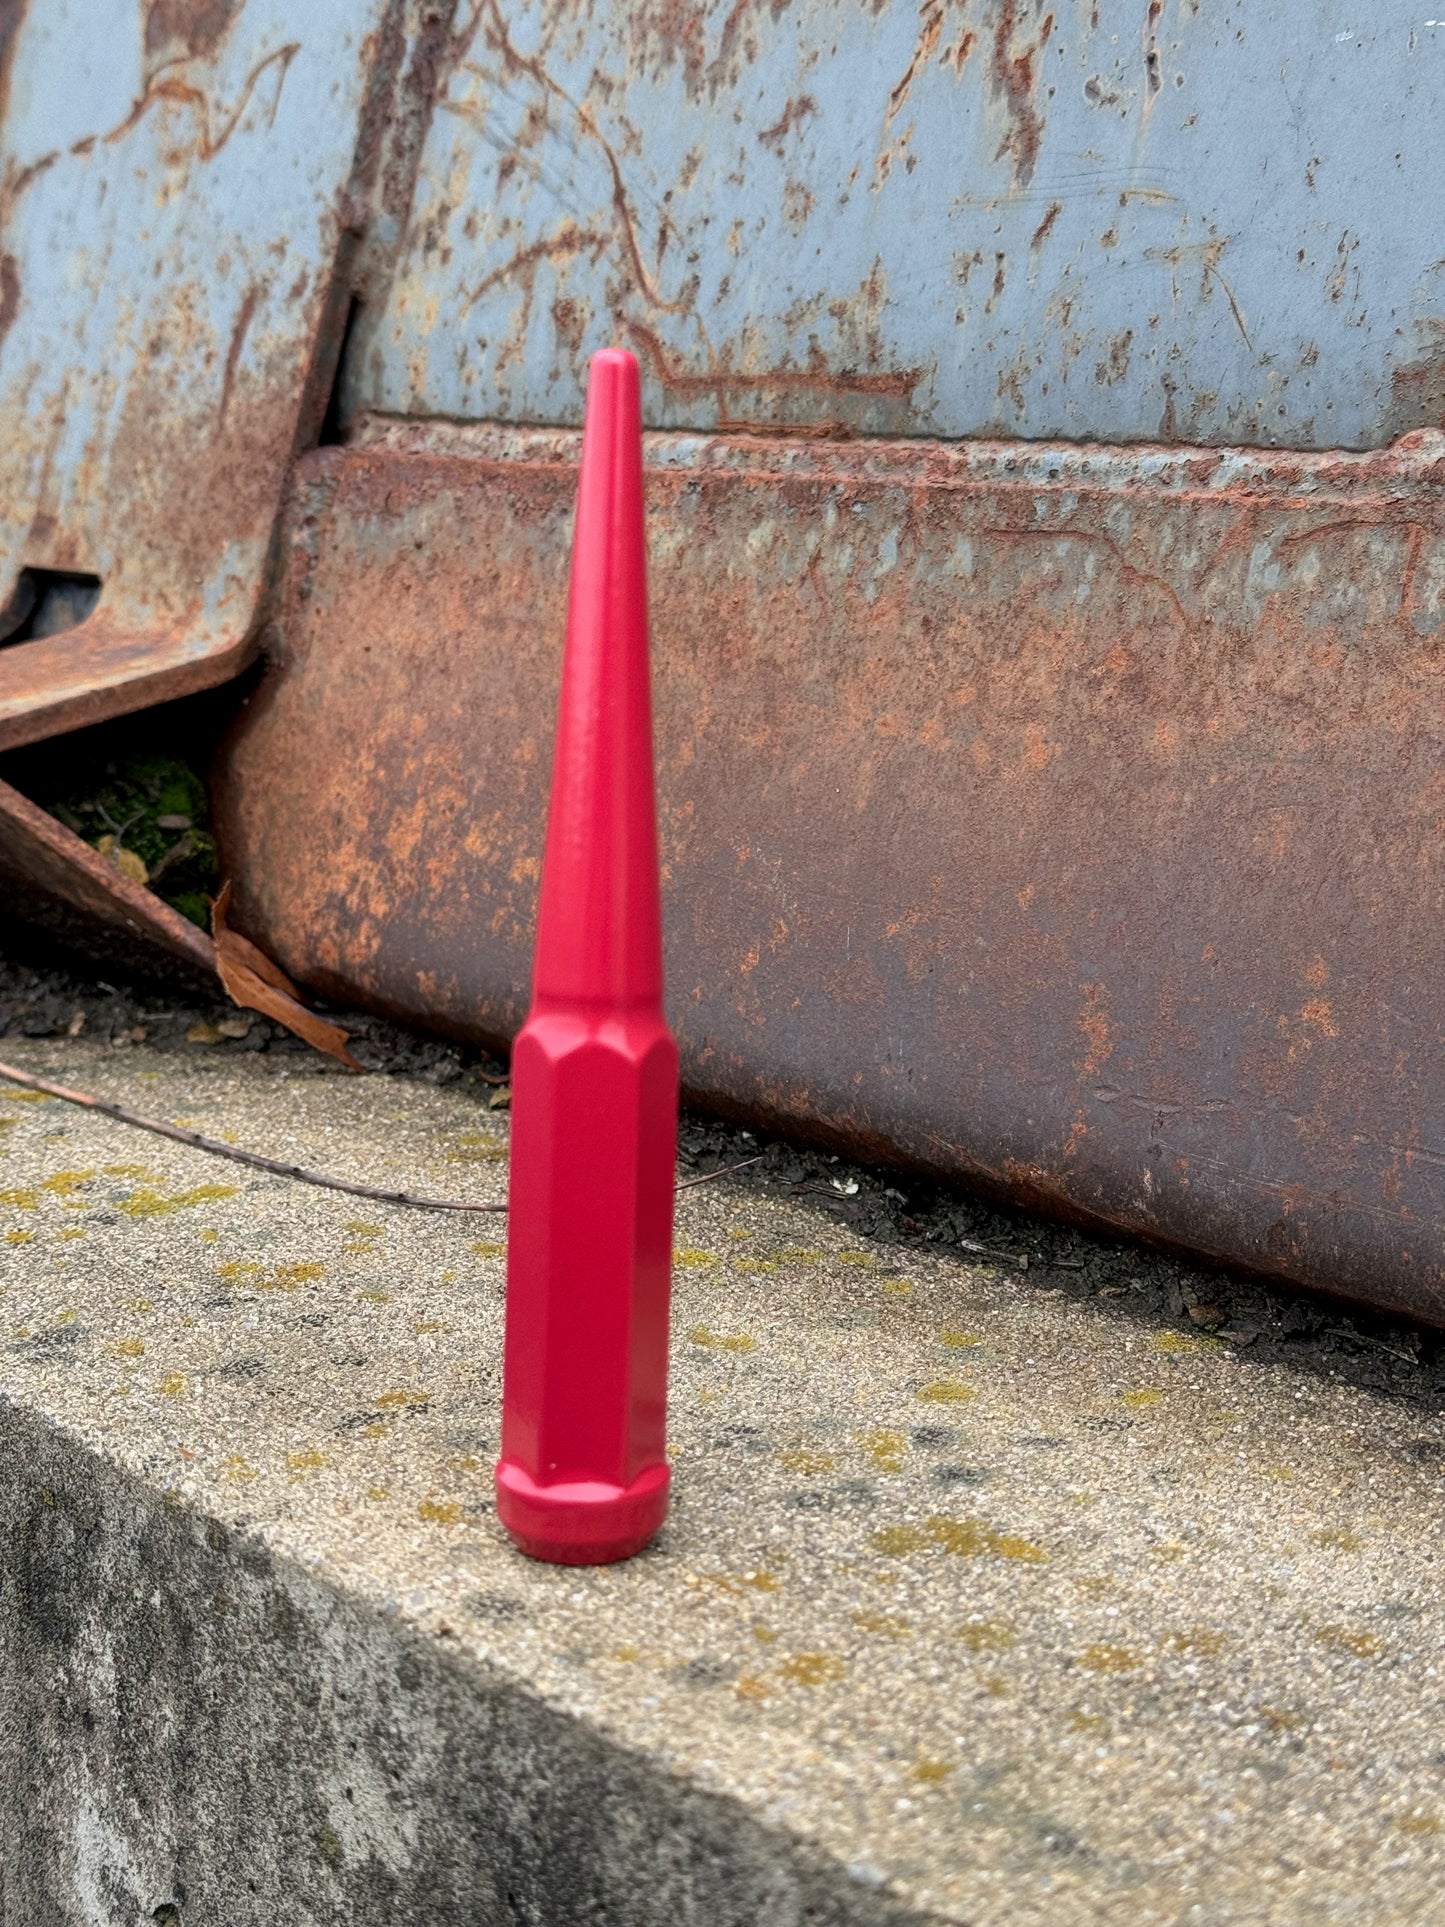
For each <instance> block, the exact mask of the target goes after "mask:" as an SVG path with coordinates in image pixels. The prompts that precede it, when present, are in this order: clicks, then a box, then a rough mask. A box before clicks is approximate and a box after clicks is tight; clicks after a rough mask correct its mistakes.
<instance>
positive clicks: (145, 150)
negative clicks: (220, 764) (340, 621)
mask: <svg viewBox="0 0 1445 1927" xmlns="http://www.w3.org/2000/svg"><path fill="white" fill-rule="evenodd" d="M387 11H388V0H310V3H309V4H308V5H307V7H306V8H304V9H302V10H298V9H297V8H295V7H293V6H288V5H287V4H286V3H285V0H194V3H193V4H187V3H186V0H147V3H146V4H124V5H122V4H115V5H109V6H105V7H97V6H95V5H94V4H89V3H88V0H19V3H18V5H17V4H15V0H12V7H11V10H10V12H9V16H8V19H7V20H6V22H5V29H4V31H0V610H3V609H4V607H5V606H6V604H7V603H8V602H10V601H11V599H12V596H13V593H14V591H15V587H16V583H17V578H18V576H19V573H20V571H21V570H22V569H26V568H43V569H51V570H64V571H78V572H83V573H86V574H93V575H96V576H99V577H100V578H101V579H102V581H103V584H104V588H103V593H102V595H101V599H100V603H99V606H98V608H97V609H96V611H95V614H94V615H93V616H92V618H91V619H90V621H89V622H88V623H87V624H86V625H85V626H84V627H83V628H82V629H78V630H75V631H73V632H71V633H68V634H64V635H61V636H57V637H52V638H49V639H47V640H45V641H35V642H25V643H18V644H16V645H14V646H12V647H11V648H9V649H5V650H3V651H0V741H4V742H7V743H8V742H14V741H19V740H24V739H25V738H26V737H27V736H35V735H44V734H46V733H49V732H50V731H51V730H52V729H53V728H54V727H56V726H64V725H65V724H67V723H71V722H75V721H87V720H91V719H92V718H93V717H94V716H95V715H96V714H98V713H104V712H105V710H106V709H107V708H110V709H114V708H116V707H129V706H134V705H135V704H136V703H139V702H143V701H146V700H150V699H153V698H154V697H155V696H156V695H159V694H163V693H164V694H173V693H176V692H177V690H178V689H181V688H185V687H194V686H196V685H197V684H198V683H200V682H204V681H207V680H211V681H214V680H218V679H220V677H222V676H224V675H225V674H227V673H229V672H230V671H231V670H232V669H234V668H235V667H236V666H237V664H238V660H239V652H240V650H241V649H242V648H243V647H244V645H245V642H246V640H247V638H248V636H249V633H250V630H251V627H252V623H253V618H254V615H255V611H256V605H257V598H258V594H259V592H260V589H261V586H262V578H263V572H264V568H265V564H266V556H267V548H268V544H269V542H270V538H271V533H272V528H273V524H274V518H275V512H276V508H277V504H278V501H279V497H280V492H281V488H282V484H283V481H284V477H285V473H286V469H287V466H288V463H289V460H290V457H291V454H292V451H293V447H294V445H295V443H296V441H297V438H298V434H302V435H303V438H309V437H307V436H306V435H305V431H304V426H303V424H304V412H305V408H306V405H307V398H308V392H309V387H310V385H311V383H312V378H313V373H314V369H315V365H316V363H317V361H318V357H320V358H321V359H324V357H325V349H326V340H325V337H326V329H327V320H328V304H329V303H330V302H331V301H332V296H333V285H334V269H335V264H336V262H337V258H338V252H339V250H340V249H341V246H342V241H343V236H344V233H345V230H346V227H347V223H348V221H349V220H350V219H352V216H351V214H350V211H349V207H348V202H347V195H348V190H349V188H350V187H351V185H352V182H353V174H354V171H355V167H356V163H357V155H358V128H359V125H360V123H361V120H362V111H363V106H364V103H365V101H366V98H367V90H368V87H369V86H370V85H371V84H372V82H373V81H374V79H375V77H376V70H377V68H378V65H379V64H381V63H382V56H383V53H384V49H382V48H381V47H380V46H379V43H378V40H377V37H376V34H375V31H374V30H375V29H376V28H377V25H378V22H379V21H381V20H382V18H383V16H384V15H385V14H386V12H387ZM343 313H344V308H343ZM334 346H335V344H334V342H333V343H332V344H331V347H332V352H333V354H334ZM107 692H110V693H109V697H108V698H107ZM117 692H119V693H117ZM127 692H128V693H127Z"/></svg>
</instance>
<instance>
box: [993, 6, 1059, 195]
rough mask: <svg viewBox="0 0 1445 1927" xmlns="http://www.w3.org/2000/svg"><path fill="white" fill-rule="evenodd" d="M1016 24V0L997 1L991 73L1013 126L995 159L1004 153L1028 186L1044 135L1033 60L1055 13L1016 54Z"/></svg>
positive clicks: (1047, 16) (1046, 39) (1017, 176)
mask: <svg viewBox="0 0 1445 1927" xmlns="http://www.w3.org/2000/svg"><path fill="white" fill-rule="evenodd" d="M1017 27H1018V0H999V9H998V23H997V25H996V26H995V28H994V36H993V76H994V82H995V85H996V86H997V87H998V89H999V91H1000V92H1001V93H1002V95H1003V97H1004V101H1005V104H1006V105H1007V107H1008V111H1009V116H1010V118H1011V120H1012V122H1013V125H1012V127H1011V128H1010V130H1009V132H1008V133H1007V134H1005V135H1004V137H1003V139H1002V140H1001V141H1000V142H999V145H998V152H997V153H996V154H995V156H994V158H995V159H996V160H1002V159H1003V157H1004V156H1005V154H1007V155H1008V157H1009V159H1010V160H1011V161H1012V163H1013V170H1014V178H1015V179H1016V180H1017V181H1018V182H1019V184H1020V185H1021V186H1023V187H1027V185H1028V184H1029V182H1030V181H1031V180H1032V179H1033V174H1034V167H1035V164H1036V163H1037V161H1038V157H1039V142H1040V140H1041V139H1042V137H1043V118H1042V116H1041V115H1040V113H1039V111H1038V108H1037V107H1036V106H1035V105H1034V80H1035V74H1034V61H1035V60H1036V59H1037V58H1038V56H1039V55H1040V54H1041V53H1042V52H1043V50H1044V48H1045V47H1046V46H1047V45H1048V42H1049V36H1050V35H1051V34H1052V32H1053V30H1054V16H1053V15H1052V14H1051V13H1048V14H1045V15H1044V18H1043V20H1042V21H1041V22H1040V24H1039V37H1038V39H1037V40H1036V41H1035V42H1034V44H1033V45H1032V46H1031V47H1026V48H1025V49H1024V51H1023V52H1022V53H1015V52H1014V47H1013V43H1014V35H1015V32H1016V31H1017Z"/></svg>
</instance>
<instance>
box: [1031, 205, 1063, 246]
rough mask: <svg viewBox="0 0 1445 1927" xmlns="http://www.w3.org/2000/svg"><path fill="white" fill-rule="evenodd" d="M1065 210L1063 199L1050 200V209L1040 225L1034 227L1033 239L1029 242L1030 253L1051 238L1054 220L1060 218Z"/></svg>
mask: <svg viewBox="0 0 1445 1927" xmlns="http://www.w3.org/2000/svg"><path fill="white" fill-rule="evenodd" d="M1063 211H1064V204H1063V202H1062V201H1050V202H1049V211H1048V213H1047V214H1046V215H1045V216H1044V218H1043V220H1042V221H1040V222H1039V224H1038V226H1037V227H1036V228H1035V229H1034V232H1033V239H1032V240H1031V241H1030V242H1029V252H1030V253H1034V252H1035V251H1036V250H1037V249H1039V248H1041V247H1042V246H1043V244H1044V242H1045V241H1046V240H1047V239H1048V238H1049V231H1050V229H1051V228H1052V227H1053V225H1054V222H1055V221H1057V220H1058V218H1059V216H1060V215H1061V214H1062V213H1063Z"/></svg>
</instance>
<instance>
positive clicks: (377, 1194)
mask: <svg viewBox="0 0 1445 1927" xmlns="http://www.w3.org/2000/svg"><path fill="white" fill-rule="evenodd" d="M0 1077H8V1078H9V1080H10V1081H11V1083H12V1084H23V1085H24V1087H25V1089H26V1090H28V1091H40V1092H42V1093H43V1094H44V1095H45V1096H46V1097H58V1098H59V1099H60V1100H61V1101H62V1103H65V1104H78V1105H79V1106H80V1107H81V1109H82V1110H86V1111H99V1112H101V1113H102V1115H103V1116H105V1117H113V1118H114V1119H115V1120H116V1122H117V1123H119V1124H130V1125H133V1126H134V1127H135V1129H136V1130H138V1131H151V1132H154V1134H155V1135H156V1136H157V1137H168V1138H172V1139H174V1141H175V1142H176V1143H177V1144H188V1145H189V1146H190V1147H191V1149H192V1150H193V1151H208V1152H209V1153H210V1154H211V1156H212V1157H217V1158H229V1159H230V1160H231V1162H232V1163H233V1164H249V1165H251V1166H252V1168H253V1169H255V1170H257V1171H270V1172H273V1173H274V1174H275V1175H276V1176H277V1177H278V1178H294V1179H295V1180H296V1182H297V1183H298V1184H315V1185H319V1186H320V1187H321V1189H322V1190H323V1191H344V1192H346V1194H347V1196H348V1197H352V1198H372V1199H374V1200H375V1201H376V1202H377V1203H378V1204H407V1205H410V1206H411V1207H412V1209H413V1210H414V1211H485V1212H503V1211H505V1210H506V1209H507V1207H506V1205H505V1204H467V1203H463V1202H462V1201H461V1200H460V1199H456V1198H424V1197H421V1196H419V1195H418V1193H416V1192H415V1191H384V1190H382V1189H381V1187H380V1186H379V1185H375V1184H355V1183H353V1182H352V1180H351V1179H350V1178H333V1177H331V1176H330V1175H329V1174H328V1173H327V1172H325V1171H308V1170H306V1169H305V1168H304V1166H302V1165H299V1164H285V1163H283V1162H282V1161H281V1159H280V1158H268V1157H262V1155H261V1153H260V1152H259V1151H243V1150H242V1149H241V1148H240V1147H239V1146H238V1145H235V1144H223V1143H222V1142H221V1141H220V1139H219V1138H214V1137H206V1136H204V1135H203V1134H202V1133H201V1132H200V1131H192V1130H188V1129H187V1127H186V1126H185V1125H184V1124H167V1123H166V1122H165V1121H164V1119H162V1118H158V1117H142V1116H141V1114H140V1112H139V1111H130V1110H127V1109H126V1107H125V1105H124V1104H112V1103H111V1101H110V1099H109V1098H105V1097H91V1096H90V1095H89V1094H88V1093H87V1092H85V1091H73V1090H71V1089H70V1088H69V1086H68V1085H65V1084H52V1083H51V1082H50V1080H49V1079H48V1078H44V1077H35V1076H33V1075H32V1073H31V1072H29V1071H22V1070H17V1069H16V1067H15V1066H14V1065H13V1064H0ZM762 1156H763V1153H762V1152H761V1151H759V1152H758V1154H757V1156H756V1157H751V1158H743V1159H742V1161H741V1162H740V1163H738V1164H725V1165H723V1166H722V1168H721V1169H720V1170H717V1171H706V1172H704V1173H703V1175H702V1176H701V1177H700V1178H685V1179H684V1180H683V1182H682V1183H681V1184H680V1185H678V1187H677V1189H678V1190H679V1191H691V1190H692V1189H693V1187H694V1186H695V1185H699V1184H711V1183H712V1181H713V1179H714V1178H726V1177H730V1176H731V1175H732V1173H733V1172H734V1171H742V1170H745V1169H746V1167H747V1166H748V1165H750V1164H757V1163H758V1162H759V1161H760V1160H761V1158H762Z"/></svg>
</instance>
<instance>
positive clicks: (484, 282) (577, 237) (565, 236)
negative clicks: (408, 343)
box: [462, 227, 608, 313]
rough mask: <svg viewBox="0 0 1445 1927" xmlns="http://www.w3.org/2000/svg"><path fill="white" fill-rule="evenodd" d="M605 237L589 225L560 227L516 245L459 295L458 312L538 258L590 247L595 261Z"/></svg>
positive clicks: (580, 251)
mask: <svg viewBox="0 0 1445 1927" xmlns="http://www.w3.org/2000/svg"><path fill="white" fill-rule="evenodd" d="M607 241H608V237H607V235H605V234H597V233H595V232H594V231H593V230H592V229H590V228H579V227H571V228H564V229H563V231H562V232H561V233H560V234H552V235H548V237H547V238H546V239H545V240H542V241H534V242H533V243H532V245H531V246H530V247H526V248H518V249H517V251H516V253H515V254H513V255H511V256H509V258H508V259H507V260H505V261H504V262H503V263H502V264H501V266H500V267H497V268H493V269H492V272H491V273H490V274H488V275H485V276H483V278H482V279H481V280H480V281H479V282H478V283H477V285H476V286H475V287H474V288H471V289H469V290H468V292H467V293H466V294H465V295H464V296H463V298H462V312H463V313H465V312H466V311H467V310H468V309H469V308H471V307H473V306H474V305H475V304H476V303H477V302H478V301H480V300H481V298H482V296H483V295H484V294H487V293H489V292H490V290H491V289H493V288H495V287H498V286H500V285H501V283H503V282H505V281H510V280H511V279H512V278H513V276H514V275H520V274H525V273H527V271H528V270H529V269H531V268H534V267H536V265H537V264H538V262H539V261H557V260H561V259H562V258H563V257H564V256H566V255H569V254H585V253H586V251H587V250H588V249H589V248H590V249H591V250H592V258H593V260H594V261H595V260H596V259H597V257H598V256H599V255H600V254H601V253H602V252H603V250H604V249H605V248H606V246H607Z"/></svg>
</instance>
